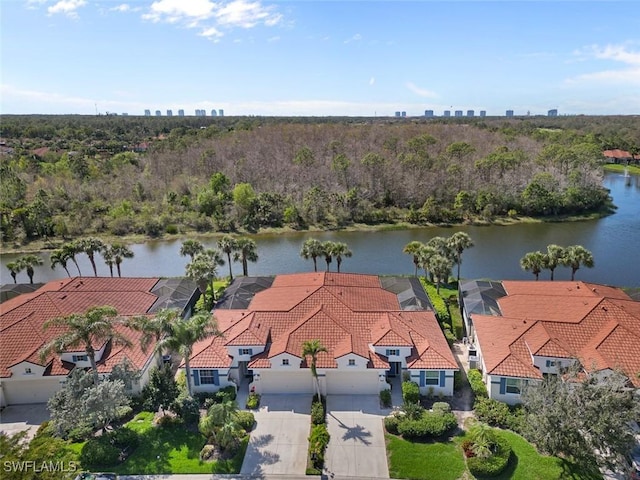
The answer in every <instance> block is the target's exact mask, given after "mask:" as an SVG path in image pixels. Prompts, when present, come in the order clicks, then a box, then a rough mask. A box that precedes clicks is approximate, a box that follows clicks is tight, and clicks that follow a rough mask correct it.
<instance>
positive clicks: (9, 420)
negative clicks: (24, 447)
mask: <svg viewBox="0 0 640 480" xmlns="http://www.w3.org/2000/svg"><path fill="white" fill-rule="evenodd" d="M45 420H49V410H47V404H46V403H34V404H31V405H10V406H8V407H5V408H4V409H3V410H2V412H0V432H4V433H6V434H7V435H13V434H14V433H17V432H22V431H26V432H27V438H28V439H32V438H33V437H34V435H35V434H36V432H37V431H38V427H39V426H40V424H41V423H42V422H44V421H45Z"/></svg>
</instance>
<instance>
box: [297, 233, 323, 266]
mask: <svg viewBox="0 0 640 480" xmlns="http://www.w3.org/2000/svg"><path fill="white" fill-rule="evenodd" d="M300 256H301V257H302V258H304V259H305V260H309V259H311V260H313V271H314V272H317V271H318V262H317V259H318V257H321V256H322V242H321V241H320V240H317V239H315V238H309V239H308V240H305V241H304V243H303V244H302V248H301V249H300Z"/></svg>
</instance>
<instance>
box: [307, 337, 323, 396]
mask: <svg viewBox="0 0 640 480" xmlns="http://www.w3.org/2000/svg"><path fill="white" fill-rule="evenodd" d="M326 351H327V347H325V346H324V345H322V342H320V340H318V339H315V340H307V341H306V342H304V343H303V344H302V356H303V357H305V358H306V357H307V356H310V357H311V365H310V367H311V375H312V376H313V380H314V382H315V385H316V390H317V392H318V401H320V382H319V381H318V371H317V370H316V363H317V362H318V354H319V353H320V352H326Z"/></svg>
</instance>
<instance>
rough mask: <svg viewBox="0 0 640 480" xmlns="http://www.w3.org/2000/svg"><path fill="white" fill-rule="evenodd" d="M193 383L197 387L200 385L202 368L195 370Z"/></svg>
mask: <svg viewBox="0 0 640 480" xmlns="http://www.w3.org/2000/svg"><path fill="white" fill-rule="evenodd" d="M193 384H194V385H195V386H196V387H197V386H199V385H200V370H194V371H193Z"/></svg>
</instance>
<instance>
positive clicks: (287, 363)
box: [282, 358, 289, 366]
mask: <svg viewBox="0 0 640 480" xmlns="http://www.w3.org/2000/svg"><path fill="white" fill-rule="evenodd" d="M282 365H285V366H287V365H289V359H288V358H283V359H282Z"/></svg>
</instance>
